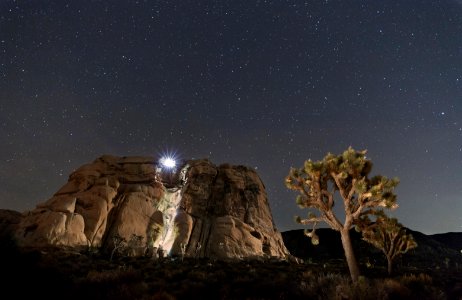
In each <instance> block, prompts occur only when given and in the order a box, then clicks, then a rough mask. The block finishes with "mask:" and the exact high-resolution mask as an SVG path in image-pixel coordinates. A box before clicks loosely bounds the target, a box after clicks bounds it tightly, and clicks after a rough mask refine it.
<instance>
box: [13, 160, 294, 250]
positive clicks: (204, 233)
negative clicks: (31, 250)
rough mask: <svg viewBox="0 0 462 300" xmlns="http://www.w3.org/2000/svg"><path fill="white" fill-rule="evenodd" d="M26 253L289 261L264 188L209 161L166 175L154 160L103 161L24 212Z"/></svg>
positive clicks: (239, 169)
mask: <svg viewBox="0 0 462 300" xmlns="http://www.w3.org/2000/svg"><path fill="white" fill-rule="evenodd" d="M15 237H16V240H17V243H18V245H19V246H22V247H49V246H67V247H74V248H80V247H88V246H92V247H98V248H102V250H106V251H111V250H112V249H114V248H115V247H116V246H120V245H121V243H122V242H123V241H125V245H126V247H125V248H130V249H129V250H130V253H131V254H132V255H155V254H156V253H158V254H160V255H186V256H193V257H214V258H248V257H278V258H285V257H286V256H287V255H288V251H287V249H286V248H285V246H284V244H283V241H282V237H281V234H280V233H279V232H278V231H277V230H276V228H275V226H274V223H273V219H272V215H271V211H270V207H269V204H268V200H267V196H266V192H265V187H264V185H263V183H262V181H261V180H260V178H259V176H258V175H257V173H256V172H255V171H254V170H252V169H250V168H247V167H244V166H231V165H228V164H225V165H221V166H215V165H214V164H212V163H211V162H210V161H208V160H191V161H187V162H184V163H183V165H182V166H181V167H179V168H178V169H177V170H169V169H165V168H162V167H161V166H160V165H159V164H158V162H157V160H155V159H153V158H151V157H114V156H109V155H106V156H102V157H100V158H98V159H97V160H95V161H94V162H93V163H91V164H88V165H84V166H82V167H80V168H79V169H78V170H76V171H75V172H74V173H72V174H71V175H70V177H69V181H68V183H67V184H65V185H64V186H63V187H62V188H61V189H60V190H59V191H58V192H57V193H56V194H55V195H54V196H53V197H52V198H51V199H49V200H48V201H46V202H44V203H41V204H39V205H37V207H36V209H34V210H32V211H30V212H25V213H23V216H22V219H21V222H20V223H19V225H18V229H17V230H16V234H15Z"/></svg>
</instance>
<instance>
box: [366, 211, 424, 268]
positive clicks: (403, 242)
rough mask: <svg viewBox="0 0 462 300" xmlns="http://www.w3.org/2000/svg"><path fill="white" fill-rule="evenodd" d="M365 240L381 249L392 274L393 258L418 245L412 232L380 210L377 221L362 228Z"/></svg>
mask: <svg viewBox="0 0 462 300" xmlns="http://www.w3.org/2000/svg"><path fill="white" fill-rule="evenodd" d="M361 231H362V235H363V240H365V241H366V242H368V243H370V244H372V245H373V246H374V247H376V248H378V249H380V250H381V251H382V252H383V254H385V257H386V258H387V262H388V275H391V273H392V268H393V260H394V259H395V258H397V257H398V256H400V255H402V254H405V253H407V252H408V251H409V250H411V249H414V248H416V247H417V243H416V242H415V241H414V238H413V237H412V235H411V234H406V229H404V227H403V226H402V225H401V224H400V223H398V220H397V219H396V218H389V217H388V216H386V215H385V214H384V213H382V212H380V213H379V214H378V215H377V218H376V221H375V222H374V223H370V224H369V225H366V226H364V227H363V228H362V230H361Z"/></svg>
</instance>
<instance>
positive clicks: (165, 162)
mask: <svg viewBox="0 0 462 300" xmlns="http://www.w3.org/2000/svg"><path fill="white" fill-rule="evenodd" d="M160 163H161V164H162V166H164V167H166V168H167V169H172V168H174V167H176V161H175V160H174V159H173V158H172V157H168V156H165V157H162V158H161V159H160Z"/></svg>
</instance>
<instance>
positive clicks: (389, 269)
mask: <svg viewBox="0 0 462 300" xmlns="http://www.w3.org/2000/svg"><path fill="white" fill-rule="evenodd" d="M387 261H388V275H391V272H392V271H393V265H392V260H391V257H388V256H387Z"/></svg>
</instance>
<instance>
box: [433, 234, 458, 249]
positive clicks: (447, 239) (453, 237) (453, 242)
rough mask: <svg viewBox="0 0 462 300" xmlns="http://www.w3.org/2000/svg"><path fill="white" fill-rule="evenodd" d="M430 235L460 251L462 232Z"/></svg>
mask: <svg viewBox="0 0 462 300" xmlns="http://www.w3.org/2000/svg"><path fill="white" fill-rule="evenodd" d="M430 237H431V238H432V239H434V240H437V241H438V242H440V243H442V244H445V245H446V246H448V247H450V248H452V249H454V250H457V251H462V232H447V233H438V234H432V235H430Z"/></svg>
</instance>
